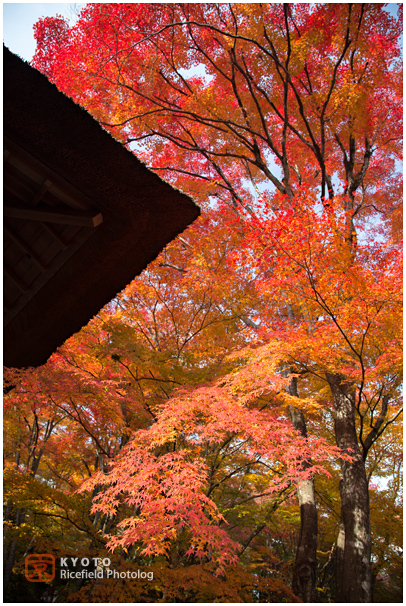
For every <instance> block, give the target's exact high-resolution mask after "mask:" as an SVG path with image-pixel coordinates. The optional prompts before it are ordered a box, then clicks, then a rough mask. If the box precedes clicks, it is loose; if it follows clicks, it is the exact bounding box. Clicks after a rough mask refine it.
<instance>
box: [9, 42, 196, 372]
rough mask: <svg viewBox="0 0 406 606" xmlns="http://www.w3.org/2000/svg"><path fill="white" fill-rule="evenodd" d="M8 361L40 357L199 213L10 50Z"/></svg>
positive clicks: (39, 360) (34, 362)
mask: <svg viewBox="0 0 406 606" xmlns="http://www.w3.org/2000/svg"><path fill="white" fill-rule="evenodd" d="M3 66H4V88H3V93H4V94H3V96H4V160H5V168H4V364H5V365H6V366H14V367H24V366H38V365H40V364H43V363H45V362H46V360H47V358H48V357H49V356H50V355H51V353H52V352H53V351H54V350H55V349H56V348H57V347H58V346H59V345H61V344H62V343H63V342H64V341H65V340H66V339H67V338H68V337H69V336H71V335H72V334H73V333H75V332H77V331H78V330H79V329H80V328H81V327H82V326H84V325H85V324H86V323H87V322H88V321H89V320H90V318H92V317H93V316H94V315H95V314H96V313H97V312H98V311H99V310H100V309H101V307H103V305H105V304H106V303H108V301H110V300H111V299H112V298H113V297H114V296H115V295H116V294H117V293H118V292H119V291H121V290H122V289H123V288H124V287H125V286H126V285H127V284H128V283H129V282H131V280H132V279H133V278H134V277H135V276H136V275H138V274H139V273H141V271H142V270H143V269H144V268H145V267H146V266H147V264H148V263H149V262H151V261H152V260H153V259H154V258H155V257H156V256H157V255H158V254H159V252H160V251H161V250H162V249H163V248H164V246H165V245H166V244H167V243H168V242H170V240H172V239H173V238H174V237H175V236H176V235H178V234H179V233H180V232H182V231H183V230H184V229H185V228H186V227H187V226H188V225H189V224H190V223H192V222H193V221H194V220H195V219H196V218H197V217H198V216H199V214H200V210H199V208H198V206H197V205H196V204H195V203H194V202H193V200H192V199H191V198H190V197H188V196H187V195H185V194H183V193H181V192H180V191H178V190H176V189H175V188H173V187H172V186H170V185H169V184H167V183H165V182H164V181H162V180H161V179H160V178H159V177H158V176H157V175H156V174H154V173H153V172H152V171H150V170H148V169H147V168H146V166H145V165H144V164H143V163H142V162H140V161H139V160H138V159H137V158H136V157H135V156H134V155H133V154H132V153H131V152H129V151H128V150H126V149H125V148H124V147H123V146H122V145H121V144H120V143H119V142H118V141H116V140H115V139H113V138H112V137H111V136H110V134H109V133H108V132H107V131H105V130H103V129H102V128H101V126H100V125H99V124H98V123H97V121H96V120H94V118H93V117H92V116H90V114H89V113H88V112H87V111H86V110H84V109H82V108H81V107H79V106H78V105H76V104H75V103H74V102H73V101H72V100H71V99H69V98H68V97H66V96H65V95H63V94H62V93H61V92H59V91H58V89H57V88H56V86H54V85H53V84H52V83H50V82H49V81H48V80H47V78H46V77H45V76H44V75H43V74H41V73H40V72H39V71H38V70H36V69H34V68H32V67H31V66H30V65H29V64H27V63H25V62H24V61H23V60H21V59H20V58H19V57H17V56H16V55H14V54H13V53H11V52H10V51H9V50H8V49H7V48H4V63H3Z"/></svg>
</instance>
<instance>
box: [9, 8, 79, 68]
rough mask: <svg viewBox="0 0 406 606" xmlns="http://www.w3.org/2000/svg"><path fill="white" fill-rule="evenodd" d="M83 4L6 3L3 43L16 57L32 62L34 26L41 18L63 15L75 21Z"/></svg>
mask: <svg viewBox="0 0 406 606" xmlns="http://www.w3.org/2000/svg"><path fill="white" fill-rule="evenodd" d="M81 6H83V4H74V3H64V2H42V3H41V2H30V3H22V2H4V3H3V42H4V44H5V45H6V46H7V47H8V48H9V49H10V50H11V51H12V52H13V53H15V54H16V55H19V56H20V57H21V58H22V59H25V60H26V61H31V59H32V56H33V54H34V52H35V39H34V30H33V25H34V23H35V22H36V21H38V19H39V18H40V17H54V16H55V15H62V16H63V17H67V18H68V19H69V20H71V21H73V19H74V14H75V10H76V9H80V7H81Z"/></svg>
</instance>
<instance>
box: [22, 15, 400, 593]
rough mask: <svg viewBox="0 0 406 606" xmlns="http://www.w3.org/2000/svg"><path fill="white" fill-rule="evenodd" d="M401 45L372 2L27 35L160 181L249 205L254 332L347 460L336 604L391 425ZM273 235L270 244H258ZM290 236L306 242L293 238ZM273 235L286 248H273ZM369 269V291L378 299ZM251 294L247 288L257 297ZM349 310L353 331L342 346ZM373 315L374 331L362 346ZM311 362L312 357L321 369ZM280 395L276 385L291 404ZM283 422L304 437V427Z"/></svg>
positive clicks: (304, 585) (362, 574)
mask: <svg viewBox="0 0 406 606" xmlns="http://www.w3.org/2000/svg"><path fill="white" fill-rule="evenodd" d="M53 30H55V32H56V35H52V31H53ZM400 33H401V23H400V19H398V20H396V19H394V18H392V17H391V16H390V15H389V14H388V13H387V12H386V11H385V9H384V7H383V6H382V5H376V4H328V5H326V4H317V5H312V6H310V5H287V4H284V5H282V4H254V5H247V4H236V5H232V4H171V5H163V4H150V5H148V7H147V6H146V5H145V4H142V5H140V4H131V5H128V4H93V5H88V6H87V7H86V8H85V9H84V10H83V11H82V13H81V17H80V19H79V21H78V23H77V24H76V26H75V27H73V28H72V29H71V30H68V28H67V27H66V24H64V23H63V21H61V20H60V19H56V20H49V19H45V20H42V21H40V22H39V24H38V26H37V32H36V35H37V40H38V43H39V48H38V51H37V54H36V57H35V59H34V64H35V65H36V66H38V67H39V68H40V69H43V71H45V73H47V74H48V75H49V76H50V77H51V78H52V79H53V80H54V81H55V82H56V84H57V85H58V86H59V87H60V88H61V89H62V90H63V91H65V92H67V93H69V94H70V95H71V96H73V98H75V99H76V100H77V101H79V102H80V103H81V104H83V105H84V106H85V107H87V108H88V109H89V111H91V113H93V115H95V117H96V118H97V119H99V120H100V121H101V122H102V124H104V126H105V127H106V128H108V129H110V130H111V131H112V132H113V134H114V136H116V137H117V138H119V139H120V140H121V141H122V142H123V143H124V144H127V145H129V146H132V147H133V148H135V149H137V152H138V153H140V154H141V155H142V156H143V157H144V158H145V159H146V160H147V161H148V163H149V165H150V166H152V167H153V168H155V169H156V170H159V172H160V174H162V175H163V176H164V177H165V178H168V179H169V180H171V181H172V182H174V183H175V184H177V185H178V186H180V187H182V189H184V190H187V191H188V192H190V193H192V194H193V195H194V196H195V198H196V200H197V201H200V202H201V203H203V201H204V200H205V199H209V200H210V199H217V200H225V201H227V202H229V203H230V204H231V205H233V206H234V207H236V208H240V209H241V210H242V209H244V211H245V213H248V214H246V220H247V222H249V218H251V220H253V218H255V217H257V218H258V219H259V221H261V219H262V216H263V215H261V211H259V212H258V213H257V214H256V212H255V204H256V203H257V202H258V201H260V200H261V199H264V201H265V202H266V211H264V212H266V213H268V217H267V218H269V223H268V225H267V227H266V229H265V230H263V229H262V228H260V227H258V222H257V223H256V233H257V236H256V248H252V251H253V252H252V257H253V258H254V260H255V257H260V258H261V259H262V260H264V259H266V260H267V263H268V266H267V267H263V266H261V265H260V268H261V271H262V272H263V273H264V276H265V277H266V278H267V279H268V277H267V276H266V272H268V273H270V274H272V275H273V276H274V277H276V276H278V279H279V282H278V284H280V285H283V288H279V289H278V292H279V300H278V301H277V303H275V302H273V303H272V304H270V305H269V312H272V313H273V316H272V319H271V321H270V324H269V326H270V329H271V331H274V330H275V327H276V323H277V322H278V321H279V320H281V318H282V321H283V322H285V324H286V326H287V327H288V328H287V329H286V330H284V331H283V339H284V340H285V341H286V343H292V338H294V339H296V341H297V342H298V343H299V342H300V344H301V348H302V352H307V355H308V359H307V360H306V363H304V362H303V359H302V358H301V357H300V356H299V354H296V355H293V354H292V352H291V351H290V350H289V351H287V352H286V361H285V365H284V367H283V368H284V369H285V372H286V369H288V372H290V373H291V372H292V370H294V369H296V370H297V371H298V373H299V377H300V378H302V377H305V376H306V373H312V372H313V373H316V374H317V376H319V377H320V376H321V377H322V380H323V381H324V382H325V384H327V385H328V386H329V389H330V393H331V397H332V400H333V402H334V414H335V435H336V441H337V444H338V446H339V447H340V448H342V449H343V450H344V451H347V452H352V453H353V458H352V461H351V462H350V461H348V460H347V459H345V460H343V462H342V484H341V514H342V523H343V525H342V529H343V533H342V534H341V535H340V544H339V548H338V549H339V550H340V549H341V548H342V551H343V554H342V557H338V561H339V562H342V566H341V565H340V567H339V570H338V581H337V600H338V601H366V602H368V601H370V600H371V587H372V585H371V570H370V520H369V500H368V482H367V476H366V473H365V458H366V456H367V454H368V451H369V450H370V448H371V445H372V444H373V443H374V442H375V441H376V439H377V438H378V437H379V436H380V434H381V433H382V432H383V430H384V428H385V427H386V426H387V425H388V423H391V422H392V421H394V420H395V419H396V418H397V415H398V411H397V409H396V405H397V391H396V390H397V380H398V379H397V377H398V373H397V370H396V371H395V370H392V368H389V367H386V366H385V365H386V364H387V363H388V362H389V360H391V363H393V358H392V356H394V357H395V358H397V348H396V335H395V332H394V331H395V329H394V324H393V322H395V317H396V322H397V321H398V317H397V316H396V313H395V312H394V311H393V310H394V309H395V308H396V306H397V305H398V302H397V300H396V296H395V293H394V291H393V288H389V287H390V285H391V283H390V280H393V282H392V284H395V283H397V282H396V280H397V277H396V276H395V275H394V271H395V270H394V266H393V263H394V261H393V259H394V258H395V256H396V255H397V254H398V250H397V246H396V241H395V240H391V239H390V238H391V235H393V234H394V233H396V226H397V224H398V223H397V221H398V214H399V208H400V204H399V199H398V197H397V194H396V191H397V190H396V184H397V175H396V172H397V168H398V167H397V164H396V162H397V160H398V159H399V158H400V119H401V115H400V109H401V107H400V99H401V91H400V84H401V77H400V50H399V36H400ZM219 99H221V102H220V103H219ZM304 186H306V188H307V189H304ZM309 188H310V189H309ZM309 191H310V193H309ZM275 192H276V193H275ZM318 199H319V200H320V199H321V202H322V206H324V214H323V213H322V215H321V217H322V218H320V213H319V214H318V213H317V212H316V211H317V210H318V204H319V202H318ZM303 200H305V202H303ZM308 217H311V218H312V221H313V223H311V224H309V221H308ZM292 222H293V223H292ZM278 223H281V225H282V226H283V229H284V230H285V233H284V234H282V232H280V233H278V231H277V230H276V231H273V230H274V229H276V228H275V224H278ZM374 223H375V224H379V227H380V230H381V233H380V234H379V235H376V231H375V232H374V236H375V240H376V246H378V243H379V241H380V240H382V239H383V240H385V242H386V247H385V249H384V250H382V251H381V252H379V250H378V249H374V251H373V254H372V252H371V250H369V249H368V250H363V249H362V248H361V247H360V246H359V244H358V243H357V239H358V240H361V238H366V232H367V229H368V228H369V227H370V226H371V225H373V224H374ZM312 225H314V226H316V225H317V228H318V229H319V232H317V233H315V232H314V231H313V230H312V229H311V228H312ZM297 226H300V227H297ZM304 229H306V230H308V233H309V237H308V240H307V241H306V239H302V240H301V239H300V237H299V234H300V233H303V232H304ZM390 230H392V232H391V231H390ZM270 234H271V235H272V238H273V239H272V242H273V246H274V247H275V249H276V250H277V251H278V253H277V254H274V255H272V254H270V253H269V238H270ZM333 234H335V235H334V236H333ZM281 235H283V236H284V237H285V236H286V238H287V244H286V246H284V248H279V249H278V248H277V243H278V242H279V240H280V239H281ZM313 236H314V237H313ZM294 238H299V239H298V242H299V244H300V243H302V244H303V242H306V245H307V246H308V250H310V251H311V258H310V259H309V258H308V257H306V255H305V254H304V251H303V250H302V249H299V250H297V249H295V245H294V242H295V240H294ZM324 245H325V246H326V248H324ZM292 246H293V251H292V250H291V247H292ZM326 250H327V252H328V251H329V252H330V253H331V252H332V251H334V253H336V254H337V261H336V260H335V256H334V255H333V254H329V255H327V254H326V255H324V253H325V252H326ZM314 251H317V255H318V257H317V255H316V257H314V254H316V253H315V252H314ZM320 258H323V259H324V265H323V266H320V265H318V261H317V259H320ZM289 259H290V261H289ZM380 263H382V264H383V266H384V268H385V272H384V273H383V277H382V283H383V284H384V286H382V290H381V292H380V293H377V292H376V291H374V289H373V284H374V282H376V283H378V284H380V282H381V279H380V277H378V275H377V274H378V267H380ZM253 264H254V265H255V263H253ZM275 265H276V269H275ZM281 268H284V269H283V271H282V269H281ZM371 268H372V269H371ZM279 269H281V271H282V273H280V272H279V271H276V270H279ZM372 270H374V271H372ZM272 272H273V273H272ZM283 272H285V273H283ZM286 272H287V274H288V276H290V278H292V277H296V274H300V275H301V272H304V278H303V279H304V280H305V285H304V284H302V289H301V290H299V291H298V290H297V289H295V288H294V284H293V285H292V282H290V281H289V280H288V279H286ZM371 272H372V273H371ZM379 275H380V274H379ZM369 276H373V278H371V279H370V278H369ZM306 280H307V283H306ZM388 281H389V282H388ZM265 283H266V280H258V285H259V287H261V288H262V286H263V284H265ZM271 283H272V285H274V284H275V282H272V280H268V286H269V285H270V284H271ZM353 283H357V284H363V285H368V287H371V293H372V292H375V299H374V300H371V299H370V298H369V294H368V293H366V294H365V296H364V293H365V291H364V289H363V288H362V289H360V291H361V292H362V293H363V296H364V299H362V297H361V299H360V297H359V296H357V294H358V293H355V292H354V288H353V286H352V284H353ZM332 288H334V289H335V290H334V293H332V292H331V289H332ZM388 289H389V290H388ZM334 296H335V297H336V298H334ZM340 297H341V298H340ZM381 303H382V307H381ZM308 308H309V309H310V311H309V310H308ZM316 308H317V310H318V311H317V312H316ZM350 312H351V313H352V314H356V315H357V317H358V316H359V315H360V314H361V317H362V318H363V319H362V321H361V324H360V326H359V327H358V329H357V330H356V331H355V332H354V330H353V331H352V332H351V330H350V328H351V327H349V326H348V321H349V320H348V318H349V317H350ZM361 312H362V313H361ZM383 312H385V313H383ZM371 313H372V317H371ZM383 316H385V318H387V324H385V327H383V326H382V327H381V329H379V330H381V332H379V330H378V328H376V326H377V325H379V326H380V318H381V317H383ZM316 317H322V324H323V330H325V334H326V338H327V339H328V344H327V345H328V346H327V350H326V349H325V348H324V347H322V345H321V344H320V343H319V342H317V346H316V340H315V337H314V323H315V322H316V319H315V318H316ZM351 317H354V316H351ZM247 321H249V322H252V319H251V318H248V319H247ZM317 321H318V320H317ZM263 322H264V324H265V325H267V322H268V320H266V321H265V320H264V321H263ZM389 326H391V327H392V328H390V329H389V328H388V327H389ZM395 326H396V325H395ZM375 328H376V330H377V334H378V333H379V335H378V336H379V337H380V338H381V340H380V341H379V346H377V347H376V348H375V349H374V347H373V346H372V345H371V346H370V347H368V346H367V343H369V337H370V335H372V334H373V333H374V330H375ZM302 331H303V333H302ZM357 331H358V332H357ZM391 331H392V333H391ZM271 334H272V333H271ZM302 334H303V338H302ZM318 336H319V335H318ZM299 337H300V338H299ZM319 351H323V352H325V353H326V352H328V356H329V357H328V358H326V359H325V360H324V361H323V360H321V359H320V358H319V357H318V352H319ZM332 352H333V353H332ZM393 352H395V353H393ZM333 354H334V355H333ZM326 355H327V354H326ZM331 359H333V360H334V364H330V361H331ZM367 362H368V363H367ZM379 369H385V372H386V373H389V375H388V374H386V375H379V372H378V371H379ZM299 371H300V372H302V373H303V374H302V375H301V374H300V372H299ZM298 373H297V374H298ZM385 377H386V378H385ZM304 385H306V383H304ZM295 389H296V384H295V377H292V379H291V383H290V385H289V391H290V395H291V396H292V397H293V398H294V397H296V391H295ZM373 389H375V392H374V391H373ZM368 390H370V391H368ZM371 390H372V391H371ZM391 407H392V408H391ZM291 410H292V419H293V422H294V424H295V426H296V427H297V429H301V431H302V433H303V434H304V433H305V431H306V429H305V425H304V416H303V413H302V412H301V411H300V410H299V409H298V408H297V407H295V406H292V408H291ZM378 410H379V413H378V414H377V411H378ZM367 420H368V422H369V429H366V426H365V423H366V422H367ZM309 488H310V490H308V491H307V494H308V495H310V496H308V499H310V501H308V503H309V504H310V503H311V507H310V510H311V511H310V516H309V520H310V522H309V523H310V525H313V528H314V523H315V515H314V514H315V507H314V496H313V495H312V490H311V487H309ZM307 530H308V528H304V529H303V533H302V537H303V538H304V540H306V541H307V539H306V538H305V537H307V536H310V537H311V539H310V543H308V542H307V543H306V545H307V547H306V549H304V550H302V552H304V553H305V554H306V553H307V554H312V553H314V546H315V539H314V536H313V535H314V532H313V531H310V532H307ZM310 530H311V529H310ZM311 543H312V547H311V546H310V545H311ZM299 551H300V550H299ZM301 564H304V568H303V569H302V572H304V570H305V568H306V566H308V572H307V574H305V575H304V578H303V582H301V581H300V580H299V579H298V580H297V586H298V591H299V592H300V593H301V595H302V597H303V598H304V599H310V598H311V596H312V595H314V586H315V583H314V569H315V562H314V558H313V557H312V556H311V555H310V557H309V558H308V561H307V562H303V563H301ZM297 572H298V575H297V576H299V577H300V571H299V570H298V571H297Z"/></svg>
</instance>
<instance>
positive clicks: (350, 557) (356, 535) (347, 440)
mask: <svg viewBox="0 0 406 606" xmlns="http://www.w3.org/2000/svg"><path fill="white" fill-rule="evenodd" d="M327 381H328V383H329V385H330V389H331V392H332V394H333V399H334V423H335V435H336V442H337V446H339V448H340V449H341V450H342V451H343V452H344V453H346V454H349V455H350V456H351V457H352V460H351V461H345V460H341V461H340V464H341V472H342V480H341V482H340V496H341V521H342V526H341V527H340V533H339V544H338V545H337V564H338V566H337V594H336V601H337V602H344V603H345V602H371V601H372V575H371V526H370V511H369V494H368V479H367V475H366V471H365V463H364V459H363V456H362V453H361V450H360V447H359V445H358V439H357V434H356V427H355V392H354V388H353V386H352V385H350V384H348V383H345V382H344V381H343V380H342V378H341V377H340V376H339V375H332V374H327Z"/></svg>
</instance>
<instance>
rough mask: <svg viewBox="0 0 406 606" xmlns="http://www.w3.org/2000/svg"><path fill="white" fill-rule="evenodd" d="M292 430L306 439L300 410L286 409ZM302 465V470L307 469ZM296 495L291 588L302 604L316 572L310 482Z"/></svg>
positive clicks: (310, 595)
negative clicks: (297, 530) (296, 526)
mask: <svg viewBox="0 0 406 606" xmlns="http://www.w3.org/2000/svg"><path fill="white" fill-rule="evenodd" d="M288 391H289V392H290V394H291V395H294V396H297V395H298V392H297V384H296V379H295V378H292V379H291V381H290V384H289V387H288ZM289 412H290V418H291V420H292V425H293V427H294V428H295V429H296V430H297V431H299V432H300V434H301V435H302V436H303V437H306V436H307V430H306V421H305V418H304V415H303V413H302V411H301V410H299V409H297V408H294V407H293V406H290V407H289ZM310 464H311V463H310V461H309V462H306V461H305V462H304V467H306V465H307V466H310ZM297 496H298V499H299V505H300V535H299V541H298V545H297V550H296V558H295V566H294V569H293V582H292V589H293V591H294V592H295V594H296V595H298V596H299V597H300V598H301V599H302V600H303V602H315V600H316V569H317V508H316V498H315V494H314V482H313V479H312V478H311V479H309V480H304V481H302V482H300V483H299V484H298V487H297Z"/></svg>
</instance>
